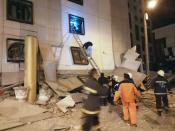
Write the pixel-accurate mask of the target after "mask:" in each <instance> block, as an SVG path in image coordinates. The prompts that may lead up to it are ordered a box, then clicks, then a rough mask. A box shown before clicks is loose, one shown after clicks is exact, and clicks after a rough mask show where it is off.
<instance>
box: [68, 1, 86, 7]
mask: <svg viewBox="0 0 175 131" xmlns="http://www.w3.org/2000/svg"><path fill="white" fill-rule="evenodd" d="M68 1H70V2H73V3H75V4H78V5H81V6H83V4H84V2H83V0H80V2H77V1H75V0H68Z"/></svg>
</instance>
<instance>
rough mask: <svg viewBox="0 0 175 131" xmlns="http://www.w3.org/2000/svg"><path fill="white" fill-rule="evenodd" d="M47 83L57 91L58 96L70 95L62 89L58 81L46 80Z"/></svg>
mask: <svg viewBox="0 0 175 131" xmlns="http://www.w3.org/2000/svg"><path fill="white" fill-rule="evenodd" d="M46 83H47V84H48V85H49V87H50V88H51V89H52V90H53V91H54V92H55V93H56V95H57V96H59V97H62V96H66V95H69V93H68V92H65V91H62V90H61V89H60V87H59V85H58V84H57V83H56V82H50V81H46Z"/></svg>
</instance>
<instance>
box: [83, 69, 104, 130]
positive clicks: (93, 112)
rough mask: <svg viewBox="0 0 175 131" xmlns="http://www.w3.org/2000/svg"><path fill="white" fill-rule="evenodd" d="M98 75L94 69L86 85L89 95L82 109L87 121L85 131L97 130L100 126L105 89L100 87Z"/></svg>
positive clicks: (84, 126)
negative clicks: (101, 104)
mask: <svg viewBox="0 0 175 131" xmlns="http://www.w3.org/2000/svg"><path fill="white" fill-rule="evenodd" d="M97 75H98V73H97V70H96V69H92V70H91V71H90V73H89V77H88V78H87V79H86V81H85V83H84V90H85V91H86V93H87V94H88V95H87V99H86V100H84V105H83V108H82V109H81V111H82V112H83V114H84V119H85V120H84V124H83V126H82V128H83V130H84V131H91V128H96V127H97V126H98V125H99V117H98V115H99V112H100V95H101V94H102V95H104V94H103V92H104V91H103V89H104V88H102V87H101V86H100V85H99V83H98V81H97V79H96V78H97Z"/></svg>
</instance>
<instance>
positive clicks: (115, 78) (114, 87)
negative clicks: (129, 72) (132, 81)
mask: <svg viewBox="0 0 175 131" xmlns="http://www.w3.org/2000/svg"><path fill="white" fill-rule="evenodd" d="M118 88H119V82H118V76H116V75H114V76H112V93H113V94H115V92H116V91H117V90H118Z"/></svg>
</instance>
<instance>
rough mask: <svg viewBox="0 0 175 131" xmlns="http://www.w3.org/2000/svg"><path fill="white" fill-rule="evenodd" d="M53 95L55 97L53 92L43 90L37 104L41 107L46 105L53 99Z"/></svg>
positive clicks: (40, 91)
mask: <svg viewBox="0 0 175 131" xmlns="http://www.w3.org/2000/svg"><path fill="white" fill-rule="evenodd" d="M52 95H53V92H52V91H51V90H50V89H46V88H41V89H40V90H39V95H38V100H37V102H36V103H37V104H41V105H46V104H47V102H48V101H49V100H50V98H51V97H52Z"/></svg>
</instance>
